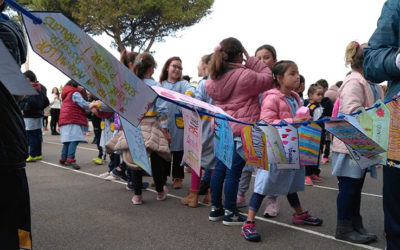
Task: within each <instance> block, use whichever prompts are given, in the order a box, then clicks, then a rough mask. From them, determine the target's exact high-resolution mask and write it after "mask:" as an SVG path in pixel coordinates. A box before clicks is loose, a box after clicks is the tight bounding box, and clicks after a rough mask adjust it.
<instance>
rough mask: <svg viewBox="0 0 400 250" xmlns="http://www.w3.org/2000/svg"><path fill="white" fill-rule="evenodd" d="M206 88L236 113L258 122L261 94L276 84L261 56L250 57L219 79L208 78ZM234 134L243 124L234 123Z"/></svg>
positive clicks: (236, 115)
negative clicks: (244, 63)
mask: <svg viewBox="0 0 400 250" xmlns="http://www.w3.org/2000/svg"><path fill="white" fill-rule="evenodd" d="M205 85H206V91H207V93H208V95H209V96H210V97H211V98H212V99H213V100H214V101H215V104H216V105H217V106H218V107H220V108H222V109H223V110H224V111H225V112H227V113H228V114H229V115H231V116H232V117H234V118H236V119H238V120H240V121H244V122H256V121H258V120H259V117H260V101H259V97H258V95H259V94H260V93H262V92H264V91H266V90H268V89H270V88H271V86H272V72H271V70H270V69H269V68H268V67H267V65H266V64H264V63H263V62H262V61H261V60H259V59H258V58H256V57H250V58H249V60H247V62H246V65H245V66H243V67H239V68H235V69H232V70H230V71H228V72H226V73H224V74H223V75H222V76H220V77H218V78H217V79H214V80H212V79H210V80H207V81H206V83H205ZM230 126H231V128H232V132H233V135H234V136H240V134H241V129H242V128H243V127H244V125H242V124H238V123H230Z"/></svg>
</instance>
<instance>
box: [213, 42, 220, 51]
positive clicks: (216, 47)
mask: <svg viewBox="0 0 400 250" xmlns="http://www.w3.org/2000/svg"><path fill="white" fill-rule="evenodd" d="M220 50H221V45H219V44H218V45H217V46H215V47H214V52H217V51H220Z"/></svg>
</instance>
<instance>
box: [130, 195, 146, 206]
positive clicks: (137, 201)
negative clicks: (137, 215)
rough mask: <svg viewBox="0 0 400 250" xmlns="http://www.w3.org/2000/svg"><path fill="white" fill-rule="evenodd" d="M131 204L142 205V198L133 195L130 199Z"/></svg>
mask: <svg viewBox="0 0 400 250" xmlns="http://www.w3.org/2000/svg"><path fill="white" fill-rule="evenodd" d="M132 203H133V205H141V204H143V201H142V196H141V195H134V196H133V197H132Z"/></svg>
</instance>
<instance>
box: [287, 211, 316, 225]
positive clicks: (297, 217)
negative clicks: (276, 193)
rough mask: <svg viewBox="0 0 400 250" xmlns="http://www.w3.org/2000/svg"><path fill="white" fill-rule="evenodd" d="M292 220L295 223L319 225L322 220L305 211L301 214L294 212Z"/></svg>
mask: <svg viewBox="0 0 400 250" xmlns="http://www.w3.org/2000/svg"><path fill="white" fill-rule="evenodd" d="M292 222H293V224H295V225H309V226H321V225H322V222H323V221H322V219H320V218H317V217H314V216H312V215H311V214H309V213H308V212H307V211H306V212H304V213H302V214H296V213H294V214H293V217H292Z"/></svg>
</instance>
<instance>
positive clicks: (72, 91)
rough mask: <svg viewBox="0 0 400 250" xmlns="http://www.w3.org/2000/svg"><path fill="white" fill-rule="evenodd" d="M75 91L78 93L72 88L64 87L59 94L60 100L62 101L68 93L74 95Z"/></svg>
mask: <svg viewBox="0 0 400 250" xmlns="http://www.w3.org/2000/svg"><path fill="white" fill-rule="evenodd" d="M77 91H79V90H78V89H77V88H74V87H72V86H65V87H64V89H63V91H62V93H61V99H62V100H64V99H65V98H66V97H67V96H68V95H69V94H70V93H74V92H77Z"/></svg>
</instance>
